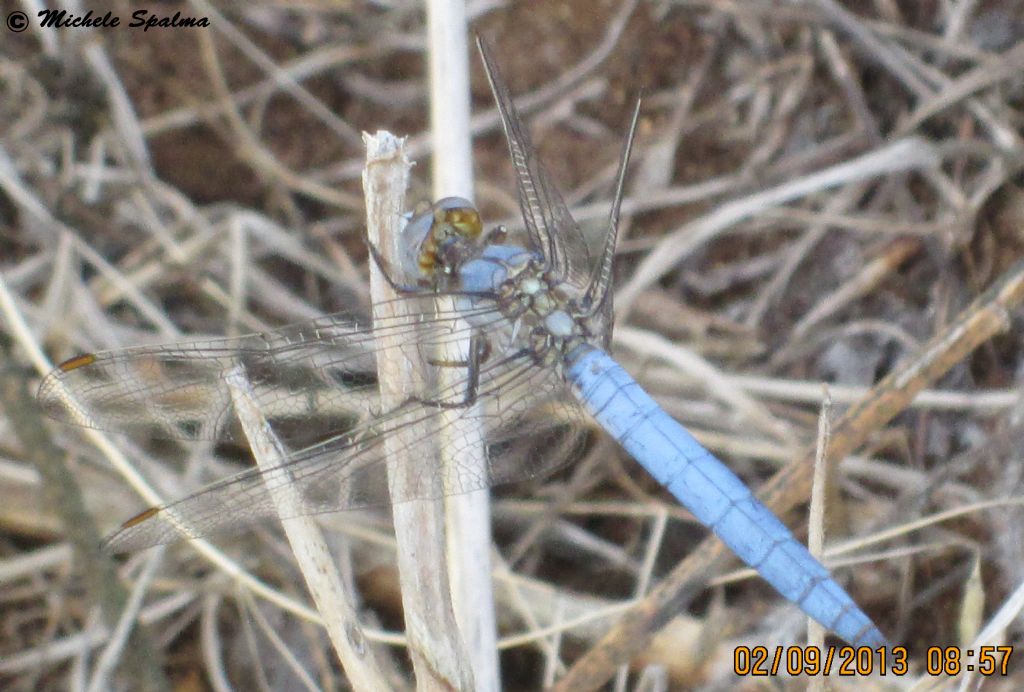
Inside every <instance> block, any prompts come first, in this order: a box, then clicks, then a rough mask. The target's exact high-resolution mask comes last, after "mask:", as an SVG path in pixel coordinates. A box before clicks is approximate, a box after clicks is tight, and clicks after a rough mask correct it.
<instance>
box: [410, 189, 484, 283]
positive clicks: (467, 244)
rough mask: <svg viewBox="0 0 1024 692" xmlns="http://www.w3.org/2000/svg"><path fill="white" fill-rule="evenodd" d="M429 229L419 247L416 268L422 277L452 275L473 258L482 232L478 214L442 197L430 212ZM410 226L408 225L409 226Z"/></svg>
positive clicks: (460, 201) (467, 204)
mask: <svg viewBox="0 0 1024 692" xmlns="http://www.w3.org/2000/svg"><path fill="white" fill-rule="evenodd" d="M429 213H430V227H429V230H428V232H427V233H426V235H425V236H424V238H423V240H422V242H421V243H420V244H419V256H418V257H417V260H416V261H417V265H418V266H419V269H420V271H421V272H423V274H426V275H428V276H432V275H434V274H436V273H437V272H438V271H441V272H444V273H447V274H452V273H454V271H455V270H456V269H457V267H458V265H459V264H460V263H461V262H465V261H466V260H467V259H470V255H473V254H476V251H477V248H478V245H479V243H478V240H479V238H480V235H481V233H482V231H483V222H482V221H481V220H480V213H479V212H478V211H477V210H476V208H474V207H473V205H472V204H471V203H470V202H469V201H468V200H465V199H462V198H461V197H445V198H444V199H442V200H439V201H438V202H436V203H435V204H434V205H433V206H432V207H431V208H430V210H429ZM410 223H411V222H410Z"/></svg>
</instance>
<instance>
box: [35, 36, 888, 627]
mask: <svg viewBox="0 0 1024 692" xmlns="http://www.w3.org/2000/svg"><path fill="white" fill-rule="evenodd" d="M477 46H478V48H479V51H480V54H481V56H482V59H483V64H484V67H485V71H486V74H487V78H488V80H489V82H490V86H491V91H492V93H493V95H494V99H495V101H496V103H497V106H498V112H499V115H500V119H501V123H502V127H503V130H504V134H505V139H506V141H507V143H508V147H509V151H510V154H511V159H512V165H513V168H514V171H515V175H516V181H517V191H518V199H519V204H520V207H521V212H522V220H523V228H522V229H519V230H518V231H516V232H509V231H507V229H504V228H502V227H498V228H496V229H494V230H492V231H490V232H486V233H485V232H484V231H483V223H482V221H481V218H480V215H479V212H478V211H477V210H476V209H475V208H474V207H473V205H472V204H471V203H470V202H469V201H467V200H465V199H461V198H457V197H449V198H445V199H442V200H440V201H438V202H436V203H434V204H433V205H432V206H430V207H429V208H428V209H426V210H425V211H423V212H421V213H419V214H417V215H413V216H411V218H410V220H409V221H408V223H407V224H406V225H405V227H404V230H403V231H402V237H401V240H402V247H403V252H402V254H401V255H400V256H399V257H398V258H397V261H395V262H394V264H390V263H389V262H388V261H387V260H385V259H384V258H383V257H382V255H381V253H380V252H379V251H378V250H377V248H375V247H374V246H373V245H372V244H370V243H368V244H369V246H370V254H371V258H372V261H374V262H376V263H377V265H378V267H379V268H380V270H381V271H382V273H383V275H384V276H385V278H386V280H387V282H388V283H389V284H390V285H391V287H392V288H393V289H394V290H395V292H396V295H397V296H398V297H397V298H396V299H395V304H394V305H393V306H392V307H397V308H400V309H398V310H395V311H389V312H388V316H386V317H383V318H381V319H376V320H373V321H372V323H369V324H367V323H366V321H364V320H360V319H357V318H355V317H353V316H351V315H348V314H344V313H338V314H332V315H327V316H324V317H320V318H318V319H315V320H312V321H308V322H305V323H302V324H297V325H293V326H288V327H284V328H281V329H278V330H274V331H267V332H263V333H258V334H251V335H248V336H242V337H234V338H227V339H210V340H205V341H195V342H191V343H186V344H179V345H168V346H144V347H136V348H129V349H123V350H116V351H107V352H98V353H90V354H85V355H81V356H77V357H75V358H72V359H70V360H68V361H65V362H64V363H62V364H61V365H59V366H58V367H57V368H56V369H55V370H54V371H53V372H51V373H50V374H48V375H47V376H46V377H45V378H44V380H43V382H42V383H41V385H40V390H39V399H40V401H41V403H42V404H43V406H44V408H45V410H46V411H47V412H48V413H49V414H50V415H51V416H53V417H56V418H58V419H60V420H63V421H67V422H71V423H74V424H78V425H81V426H87V427H94V428H100V429H107V430H113V431H118V432H129V433H143V434H148V435H151V436H156V437H164V438H172V439H185V440H202V439H208V440H218V441H222V442H230V441H239V442H241V441H242V440H243V439H244V436H243V435H244V434H243V433H242V432H241V429H240V427H239V426H238V425H237V423H236V421H235V420H234V418H235V416H234V414H233V403H232V397H231V394H230V391H229V389H228V385H227V384H226V378H227V377H228V375H229V373H232V372H237V371H238V370H239V369H241V370H242V371H243V372H244V373H245V375H246V377H247V378H248V380H249V382H250V384H251V387H252V391H253V396H254V398H255V401H256V403H257V405H258V406H259V409H260V411H261V413H262V414H263V415H264V416H265V417H266V419H267V421H268V422H269V423H270V424H271V426H272V427H273V429H274V432H275V434H276V435H277V437H278V438H279V439H280V440H281V442H282V444H283V445H284V446H285V448H286V450H287V451H286V454H285V460H284V462H283V463H281V464H280V465H279V466H276V467H273V468H264V469H259V468H253V469H250V470H247V471H244V472H242V473H240V474H238V475H235V476H232V477H229V478H227V479H223V480H219V481H216V482H214V483H212V484H210V485H207V486H205V487H203V488H201V489H199V490H198V491H197V492H195V493H193V494H191V495H189V496H187V497H185V498H183V499H180V500H177V501H174V502H171V503H169V504H167V505H164V506H161V507H156V508H151V509H148V510H146V511H144V512H142V513H140V514H139V515H137V516H136V517H133V518H132V519H129V520H128V521H127V522H125V524H124V525H123V526H122V527H121V528H120V529H119V530H118V531H116V532H115V533H113V534H112V535H111V536H110V537H109V538H108V539H107V540H106V541H105V548H106V549H107V550H109V551H111V552H126V551H132V550H139V549H142V548H146V547H149V546H153V545H157V544H162V543H168V542H172V541H175V540H178V539H181V538H198V537H203V536H206V535H208V534H210V533H212V532H215V531H222V530H230V529H238V528H242V527H244V526H246V525H248V524H250V523H251V522H253V521H255V520H257V519H260V518H264V517H271V516H280V514H279V508H278V507H277V506H276V505H275V502H274V493H275V492H277V491H278V490H279V489H280V488H282V487H284V486H289V487H291V488H292V489H293V491H292V493H291V495H292V497H295V498H297V499H296V500H295V501H294V502H292V505H291V509H290V510H289V511H291V512H293V513H294V514H295V515H312V514H318V513H325V512H334V511H339V510H343V509H352V508H358V507H369V506H380V505H386V504H388V503H393V502H401V501H408V500H412V499H417V498H436V497H438V496H443V495H448V494H456V493H465V492H470V491H474V490H480V489H483V488H487V487H491V486H495V485H500V484H505V483H510V482H513V481H522V480H525V479H535V478H541V477H543V476H545V475H548V474H550V473H551V472H553V471H554V470H555V469H557V468H559V467H561V466H562V465H563V464H565V463H566V462H567V460H569V459H571V458H573V456H574V455H575V454H577V453H578V451H579V450H580V449H581V448H582V445H584V444H585V443H586V439H587V437H586V430H587V429H588V426H587V419H588V418H589V419H590V420H591V421H594V422H596V423H597V424H598V425H599V426H600V427H601V428H603V429H604V430H605V431H606V432H607V433H608V434H609V435H611V436H612V437H613V438H614V439H615V440H616V441H617V442H618V443H619V445H621V446H622V448H623V449H624V450H625V451H626V452H628V453H629V455H630V456H632V457H633V458H634V459H635V460H636V461H637V462H639V464H640V465H641V466H642V467H643V468H644V469H646V471H647V472H648V473H650V474H651V475H652V476H653V477H654V478H655V479H656V480H657V482H658V483H659V484H661V485H662V486H663V487H664V488H665V489H667V490H668V492H669V493H671V494H672V495H673V496H674V497H675V498H676V500H678V501H679V502H680V503H681V504H682V505H683V506H685V507H686V508H687V509H688V510H689V511H690V512H691V513H692V514H693V515H694V516H695V517H696V518H697V519H699V520H700V521H701V522H702V523H704V524H705V525H706V526H707V527H709V528H710V529H711V530H712V531H713V532H714V533H715V535H717V536H718V537H719V538H720V539H721V540H722V541H723V542H724V543H725V544H726V545H727V546H728V547H729V548H730V549H731V550H732V551H733V552H734V553H735V554H736V555H737V556H738V557H739V558H740V559H742V560H743V561H744V562H745V563H747V564H748V565H750V566H751V567H753V568H754V569H756V570H757V571H758V572H759V573H760V575H761V576H762V577H763V578H764V579H765V580H766V581H767V582H768V583H769V584H771V585H772V586H773V587H774V588H775V589H776V590H777V591H778V592H779V593H780V594H781V595H782V596H784V597H785V598H787V599H789V600H790V601H792V602H793V603H795V604H796V605H797V606H799V607H800V608H801V609H802V610H803V611H804V612H805V613H806V614H807V615H809V616H810V617H812V618H813V619H815V620H816V621H818V622H819V623H821V624H822V625H824V626H825V627H826V628H828V629H830V630H832V631H833V632H834V633H835V634H837V635H838V636H840V637H842V638H843V639H845V640H846V641H848V642H849V643H851V644H854V645H858V646H860V645H867V646H881V645H883V644H884V642H885V639H884V637H883V635H882V634H881V632H880V631H879V629H878V628H877V627H876V626H875V625H874V623H873V622H872V621H871V620H870V618H869V617H868V616H867V615H866V614H865V613H864V612H863V611H862V610H861V609H860V608H859V607H858V606H857V604H856V603H855V602H854V601H853V599H852V598H851V597H850V596H849V595H848V594H847V593H846V591H845V590H844V589H843V588H842V587H841V586H840V585H839V584H838V582H836V581H835V579H834V578H833V577H832V576H831V574H830V573H829V571H828V569H827V568H825V567H824V566H823V565H822V564H821V563H820V562H819V561H818V560H817V559H816V558H815V557H813V556H812V555H811V554H810V552H809V551H808V550H807V548H806V547H804V546H803V545H802V544H801V543H800V542H799V541H797V540H796V538H795V537H794V535H793V534H792V533H791V532H790V530H789V529H788V528H787V527H786V526H785V525H784V524H783V523H782V522H781V521H780V520H779V519H778V518H777V517H776V516H775V515H774V514H772V512H771V511H770V510H768V509H767V508H766V507H765V506H764V505H763V504H761V503H760V502H759V501H758V500H757V499H756V498H755V497H754V495H753V494H752V493H751V491H750V490H749V489H748V488H747V486H746V485H745V484H744V483H743V481H741V480H740V479H739V477H738V476H736V474H734V473H733V472H732V471H731V470H730V469H729V468H728V467H727V466H726V465H725V464H723V463H722V462H721V461H719V460H718V459H717V458H716V457H715V456H714V455H712V454H711V453H710V452H709V451H708V450H707V449H705V448H704V447H703V446H701V444H700V443H698V442H697V440H696V439H695V438H694V437H693V436H692V435H691V434H690V433H689V432H688V431H687V430H686V429H685V428H684V427H683V426H682V425H680V424H679V423H677V422H676V421H675V420H674V419H672V418H671V417H670V416H669V415H668V414H667V413H666V412H665V411H664V410H663V409H662V408H661V407H660V406H659V405H658V404H657V403H656V402H655V401H654V399H652V398H651V397H650V396H649V395H648V394H647V393H646V392H645V391H644V390H643V388H642V387H641V386H640V385H639V383H637V382H636V381H635V380H634V379H633V378H632V377H631V376H630V375H629V374H628V373H627V372H626V371H625V370H624V369H623V368H622V367H621V366H620V365H619V364H618V363H617V362H616V361H615V360H614V359H613V357H612V356H611V355H610V350H609V349H610V341H611V329H612V322H613V319H612V317H613V316H612V308H613V291H612V274H613V260H614V255H615V246H616V241H617V236H618V226H619V214H620V206H621V201H622V197H623V189H624V183H625V176H626V169H627V165H628V160H629V156H630V151H631V148H632V142H633V138H634V134H635V131H636V126H637V122H638V119H639V110H640V103H639V101H638V103H637V106H636V109H635V110H634V112H633V119H632V123H631V126H630V130H629V135H628V137H627V140H626V145H625V147H624V151H623V154H622V157H621V159H620V162H619V167H618V173H617V177H616V188H615V193H614V197H613V202H612V206H611V212H610V215H609V223H608V231H607V234H606V236H605V238H604V241H603V246H602V247H601V249H600V251H599V253H597V254H596V256H595V257H593V258H591V253H590V251H589V249H588V243H587V242H586V240H585V238H584V236H583V234H582V232H581V230H580V228H579V226H578V224H577V223H576V221H575V220H574V219H573V217H572V215H571V214H570V212H569V210H568V208H567V206H566V204H565V202H564V200H563V198H562V196H561V195H560V194H559V192H558V191H557V189H556V187H555V186H554V184H553V183H552V180H551V177H550V175H549V174H548V173H547V172H546V171H545V169H544V167H543V165H542V164H541V162H540V160H539V159H538V157H537V154H536V152H535V150H534V147H533V145H532V143H531V140H530V137H529V135H528V133H527V130H526V128H525V127H524V125H523V123H522V121H521V119H520V117H519V115H518V113H517V111H516V108H515V105H514V103H513V99H512V95H511V93H510V91H509V89H508V87H507V86H506V85H505V82H504V81H503V79H502V77H501V75H500V73H499V71H498V68H497V65H496V63H495V60H494V57H493V56H492V54H491V52H490V50H489V48H488V46H487V45H486V43H485V42H484V41H483V40H482V39H480V38H478V39H477ZM453 341H454V342H456V343H458V344H462V345H461V346H458V347H457V348H458V349H460V350H458V352H457V354H456V357H451V356H450V355H448V356H444V355H439V354H444V353H449V354H450V350H448V351H446V350H445V349H450V345H451V344H452V343H453ZM385 361H387V362H395V361H398V362H401V363H403V364H404V365H405V366H406V367H409V368H412V369H413V370H418V371H423V372H427V373H431V372H432V373H434V374H433V375H429V376H425V377H422V378H419V379H416V378H413V379H412V380H411V381H409V382H403V383H402V384H401V389H400V390H399V396H397V397H394V396H392V397H388V398H387V399H386V401H385V398H384V397H382V395H381V391H382V389H381V380H380V378H379V376H378V375H379V369H380V367H381V365H382V363H383V362H385ZM438 373H440V374H438ZM467 421H471V422H473V423H475V424H479V425H480V426H482V428H483V430H484V436H483V440H482V446H483V451H482V452H481V455H482V463H481V464H479V465H476V466H466V465H460V464H457V463H456V464H449V465H441V466H440V467H438V466H435V465H425V464H424V465H423V466H422V468H423V469H424V471H423V472H422V476H418V475H417V474H418V473H419V471H418V468H419V467H417V470H416V471H414V472H412V473H409V474H405V476H404V477H405V480H404V481H403V483H402V484H401V487H397V486H396V483H395V481H394V478H393V477H391V476H389V474H388V473H387V464H388V459H389V449H392V447H389V444H388V442H389V440H394V439H395V436H400V435H401V434H402V433H403V432H405V433H407V432H408V431H409V430H410V429H415V430H416V431H417V434H422V435H424V436H425V439H426V437H429V438H430V439H436V440H444V444H445V445H448V446H451V447H459V446H468V445H469V443H468V442H467V441H465V440H462V439H460V438H459V437H458V431H459V430H461V428H459V427H458V426H459V425H460V424H462V423H465V422H467ZM428 474H433V475H428ZM437 474H441V475H442V476H443V477H441V478H437V477H436V475H437Z"/></svg>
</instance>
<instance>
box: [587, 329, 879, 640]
mask: <svg viewBox="0 0 1024 692" xmlns="http://www.w3.org/2000/svg"><path fill="white" fill-rule="evenodd" d="M569 360H570V363H571V364H570V366H569V369H568V372H567V379H568V381H569V383H570V385H571V387H572V390H573V393H574V394H575V396H576V397H577V398H578V399H579V401H580V403H581V404H583V406H584V407H585V408H586V409H587V410H588V411H589V412H590V413H591V415H593V416H594V419H595V420H597V422H598V423H600V425H601V426H602V427H603V428H604V429H605V430H606V431H607V432H608V434H609V435H611V436H612V437H614V438H615V439H616V440H617V441H618V443H619V444H620V445H622V447H623V448H624V449H625V450H626V451H627V452H629V454H630V455H631V456H632V457H633V458H634V459H636V460H637V461H638V462H639V463H640V464H641V465H642V466H643V467H644V468H645V469H647V471H648V472H649V473H650V474H651V475H652V476H654V478H655V479H657V481H658V482H659V483H661V484H662V485H663V486H665V487H666V488H667V489H668V490H669V492H671V493H672V494H673V495H674V496H675V497H676V499H678V500H679V502H681V503H682V504H683V505H684V506H685V507H686V508H687V509H689V510H690V511H691V512H693V514H694V516H696V517H697V518H698V519H699V520H700V521H701V522H702V523H704V524H705V525H706V526H708V527H709V528H710V529H711V530H712V531H714V532H715V535H717V536H718V537H719V538H720V539H721V540H722V542H723V543H725V544H726V545H727V546H729V548H730V549H732V551H733V552H734V553H736V554H737V555H738V556H739V557H740V558H741V559H742V560H743V561H744V562H746V563H747V564H748V565H750V566H751V567H753V568H754V569H756V570H757V571H758V572H759V573H760V574H761V576H763V577H764V578H765V580H766V581H767V582H768V583H769V584H771V585H772V586H774V587H775V588H776V589H777V590H778V592H779V593H781V594H782V595H783V596H785V597H786V598H787V599H789V600H790V601H792V602H793V603H796V604H797V605H798V606H800V608H801V609H802V610H803V611H804V612H805V613H807V614H808V615H809V616H811V617H812V618H814V619H815V620H817V621H818V622H819V623H821V624H822V625H824V626H825V627H827V628H829V629H830V630H832V631H833V632H835V633H836V634H837V635H839V636H840V637H842V638H843V639H845V640H846V641H847V642H849V643H850V644H853V645H854V646H871V647H876V646H883V645H884V644H885V638H884V637H883V636H882V633H881V632H880V631H879V630H878V628H877V627H875V625H874V623H872V622H871V620H870V619H869V618H868V616H867V615H865V614H864V612H863V611H861V609H860V608H858V607H857V604H856V603H854V602H853V599H851V598H850V596H849V595H847V593H846V591H844V590H843V588H842V587H841V586H839V584H838V583H836V581H835V580H834V579H832V576H831V575H830V574H829V572H828V570H827V569H825V567H824V566H823V565H822V564H821V563H820V562H818V561H817V560H816V559H815V558H814V556H812V555H811V554H810V552H808V550H807V548H806V547H804V546H803V545H802V544H801V543H799V542H798V541H797V540H796V538H795V537H794V536H793V534H792V533H791V532H790V530H789V529H788V528H786V526H785V525H784V524H783V523H782V522H781V521H779V520H778V518H776V516H775V515H774V514H772V513H771V512H770V511H769V510H768V508H767V507H765V506H764V505H763V504H761V503H760V502H758V500H757V498H755V497H754V496H753V494H751V492H750V490H749V489H748V488H747V486H746V485H744V484H743V481H741V480H740V479H739V478H738V477H737V476H736V474H734V473H733V472H732V471H730V470H729V469H728V468H727V467H726V466H725V465H724V464H723V463H722V462H720V461H719V460H718V459H716V458H715V457H714V456H713V455H712V454H711V453H710V452H708V451H707V450H706V449H704V447H702V446H701V444H700V443H699V442H697V440H695V439H694V438H693V436H692V435H691V434H690V433H688V432H687V431H686V430H685V429H684V428H683V427H682V426H681V425H679V423H677V422H675V421H674V420H672V418H671V417H670V416H669V415H668V414H667V413H665V411H663V410H662V409H661V407H660V406H658V404H657V403H656V402H655V401H654V399H652V398H651V397H650V396H648V394H647V393H646V392H645V391H644V390H643V389H642V388H641V387H640V385H639V384H637V382H636V380H634V379H633V378H632V377H630V376H629V374H628V373H627V372H626V371H625V370H623V369H622V367H621V366H620V365H619V364H618V363H616V362H615V360H614V359H612V357H611V356H609V355H608V354H607V353H605V352H604V351H602V350H600V349H597V348H593V347H580V348H579V349H577V352H576V353H574V354H573V355H572V356H570V359H569Z"/></svg>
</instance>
